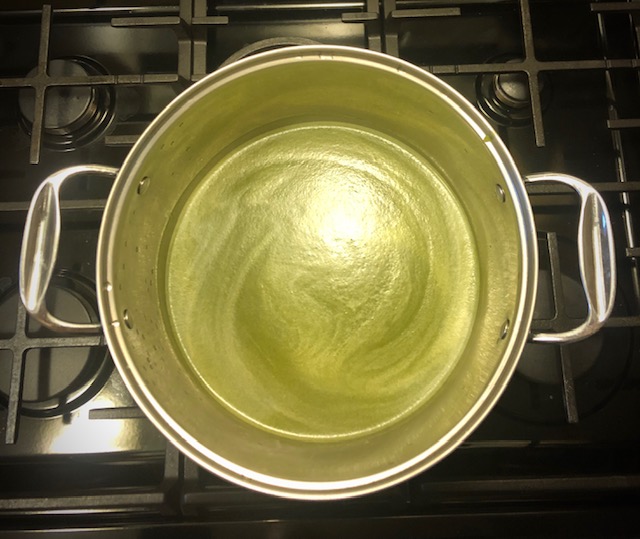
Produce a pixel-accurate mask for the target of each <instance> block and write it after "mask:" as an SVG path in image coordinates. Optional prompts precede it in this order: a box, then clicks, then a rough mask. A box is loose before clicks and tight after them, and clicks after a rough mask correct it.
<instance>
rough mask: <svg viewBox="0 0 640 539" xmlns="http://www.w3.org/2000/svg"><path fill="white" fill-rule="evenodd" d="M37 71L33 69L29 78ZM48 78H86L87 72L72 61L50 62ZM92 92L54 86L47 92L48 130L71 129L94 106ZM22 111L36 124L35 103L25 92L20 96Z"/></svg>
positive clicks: (75, 87) (46, 125) (82, 88)
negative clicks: (34, 119)
mask: <svg viewBox="0 0 640 539" xmlns="http://www.w3.org/2000/svg"><path fill="white" fill-rule="evenodd" d="M36 72H37V68H34V69H32V70H31V71H30V72H29V73H28V74H27V77H31V76H33V75H35V74H36ZM49 75H50V76H52V77H86V76H88V75H89V73H88V72H87V70H86V69H85V68H84V67H83V66H82V65H81V64H80V63H78V62H75V61H73V60H63V59H59V60H51V62H50V63H49ZM92 94H93V90H92V88H91V87H89V86H54V87H52V88H49V90H47V94H46V100H45V108H44V112H45V116H44V127H45V129H50V130H56V129H69V128H70V126H72V124H73V123H74V122H77V121H78V120H80V119H81V118H82V117H83V115H84V114H86V113H87V110H88V109H89V107H90V106H91V104H92V101H93V96H92ZM19 104H20V111H21V112H22V114H24V117H25V119H26V120H27V121H29V122H30V123H33V116H34V106H35V103H34V100H33V98H32V96H30V95H28V94H27V93H26V92H20V96H19Z"/></svg>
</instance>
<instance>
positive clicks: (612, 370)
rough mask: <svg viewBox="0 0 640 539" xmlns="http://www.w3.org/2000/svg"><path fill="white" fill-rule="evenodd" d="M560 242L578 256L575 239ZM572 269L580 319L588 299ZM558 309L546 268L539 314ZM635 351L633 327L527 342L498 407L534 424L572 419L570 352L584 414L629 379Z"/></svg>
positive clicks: (571, 291) (569, 300)
mask: <svg viewBox="0 0 640 539" xmlns="http://www.w3.org/2000/svg"><path fill="white" fill-rule="evenodd" d="M559 241H562V243H563V245H562V252H565V253H567V256H568V257H570V256H571V255H573V256H575V257H576V258H577V253H576V252H575V251H576V247H575V244H574V243H573V242H570V241H569V240H561V239H560V238H559ZM563 271H564V268H563ZM572 271H573V272H572V273H571V274H569V273H567V274H565V273H563V274H562V289H563V299H564V303H565V311H566V313H567V315H568V316H569V317H571V318H575V319H576V320H580V319H583V318H585V317H586V315H587V304H586V300H585V297H584V292H583V290H582V285H581V284H580V278H579V277H578V275H577V272H578V269H577V268H572ZM574 273H575V274H574ZM619 292H620V295H622V292H623V290H622V289H621V288H619ZM616 308H617V310H618V311H620V312H619V314H621V315H624V314H625V311H626V310H627V309H626V304H625V303H618V304H617V305H616ZM553 314H554V308H553V300H552V285H551V274H550V272H549V270H546V269H541V270H540V272H539V279H538V294H537V297H536V306H535V309H534V319H550V318H552V317H553ZM632 355H633V334H632V331H631V330H630V329H628V328H607V329H606V330H601V331H599V332H598V333H596V334H595V335H593V336H591V337H589V338H588V339H585V340H584V341H580V342H577V343H572V344H568V345H565V346H554V345H550V344H533V343H530V344H527V345H526V346H525V348H524V350H523V352H522V355H521V356H520V360H519V362H518V365H517V366H516V371H515V373H514V375H513V377H512V378H511V381H510V382H509V385H508V386H507V389H506V390H505V392H504V394H503V396H502V398H501V400H500V403H499V404H498V407H497V409H498V410H500V411H501V412H502V413H503V414H505V415H507V416H510V417H515V418H517V419H520V420H524V421H526V422H529V423H535V424H548V425H559V424H563V423H566V422H567V419H566V411H565V408H564V402H563V393H562V392H563V375H562V359H563V356H564V360H565V362H568V364H569V365H570V368H571V378H572V380H573V384H574V388H575V397H576V406H577V411H578V416H579V418H580V419H584V418H586V417H588V416H589V415H591V414H593V413H594V412H595V411H597V410H599V409H600V408H601V407H602V406H604V405H605V404H606V403H607V402H608V401H609V400H610V399H611V398H612V397H613V396H614V395H615V394H616V392H617V391H618V389H619V388H620V386H621V384H622V383H623V381H624V380H625V377H626V373H627V371H628V368H629V363H630V360H631V357H632Z"/></svg>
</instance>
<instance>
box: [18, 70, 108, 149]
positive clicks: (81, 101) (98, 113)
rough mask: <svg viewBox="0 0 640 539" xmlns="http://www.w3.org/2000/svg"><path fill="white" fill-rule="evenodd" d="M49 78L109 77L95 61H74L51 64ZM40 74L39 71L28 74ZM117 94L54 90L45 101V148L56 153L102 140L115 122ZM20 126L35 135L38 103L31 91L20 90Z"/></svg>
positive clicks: (101, 88)
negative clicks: (56, 151) (35, 112)
mask: <svg viewBox="0 0 640 539" xmlns="http://www.w3.org/2000/svg"><path fill="white" fill-rule="evenodd" d="M48 73H49V76H51V77H52V78H54V79H55V78H56V77H89V76H95V75H108V74H109V73H108V71H107V70H106V69H105V68H104V67H103V66H102V65H101V64H99V63H98V62H96V61H95V60H92V59H91V58H84V57H72V58H59V59H56V60H51V61H50V62H49V68H48ZM35 74H36V68H34V69H32V70H31V71H30V72H29V73H28V75H27V76H28V77H29V76H33V75H35ZM115 101H116V100H115V91H114V90H113V88H111V87H108V86H52V87H50V88H48V89H47V92H46V97H45V108H44V121H43V137H42V142H43V144H44V145H45V146H46V147H48V148H51V149H53V150H58V151H69V150H74V149H76V148H79V147H81V146H85V145H87V144H89V143H91V142H94V141H95V140H97V139H98V138H99V137H100V136H102V135H103V134H104V133H105V131H106V130H107V128H108V127H109V125H110V124H111V122H112V120H113V118H114V115H115V114H114V112H115ZM18 102H19V105H20V124H21V125H22V127H23V129H24V130H25V131H26V132H27V133H28V134H31V131H32V128H33V119H34V108H35V100H34V97H33V91H32V90H31V89H29V88H24V89H22V90H20V94H19V97H18Z"/></svg>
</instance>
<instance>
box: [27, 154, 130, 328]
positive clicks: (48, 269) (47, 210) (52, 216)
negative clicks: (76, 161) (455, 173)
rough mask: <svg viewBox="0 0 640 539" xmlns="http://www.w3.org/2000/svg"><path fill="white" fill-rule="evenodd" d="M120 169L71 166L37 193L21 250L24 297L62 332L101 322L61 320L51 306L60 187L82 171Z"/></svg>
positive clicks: (36, 315) (49, 324)
mask: <svg viewBox="0 0 640 539" xmlns="http://www.w3.org/2000/svg"><path fill="white" fill-rule="evenodd" d="M117 172H118V170H117V169H115V168H111V167H104V166H100V165H84V166H75V167H69V168H66V169H63V170H60V171H59V172H56V173H55V174H52V175H51V176H49V177H48V178H47V179H46V180H45V181H44V182H43V183H42V185H40V187H39V188H38V190H37V191H36V193H35V194H34V195H33V199H32V200H31V205H30V207H29V212H28V214H27V224H26V226H25V230H24V239H23V242H22V251H21V254H20V270H19V280H20V298H21V299H22V302H23V303H24V305H25V307H26V309H27V311H28V312H29V314H30V315H31V316H33V317H34V318H35V319H36V320H37V321H38V322H40V323H41V324H42V325H43V326H45V327H47V328H49V329H52V330H54V331H58V332H61V333H96V332H100V324H94V323H85V324H81V323H75V322H67V321H64V320H60V319H59V318H57V317H56V316H54V315H53V314H51V313H50V312H49V311H48V310H47V305H46V295H47V290H48V289H49V283H50V281H51V276H52V275H53V271H54V268H55V263H56V258H57V255H58V242H59V240H60V224H61V215H60V189H61V188H62V185H63V184H64V182H65V181H67V180H68V179H69V178H72V177H74V176H77V175H79V174H99V175H106V176H109V177H111V178H112V177H115V175H116V174H117Z"/></svg>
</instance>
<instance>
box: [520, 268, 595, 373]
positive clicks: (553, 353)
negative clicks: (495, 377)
mask: <svg viewBox="0 0 640 539" xmlns="http://www.w3.org/2000/svg"><path fill="white" fill-rule="evenodd" d="M562 289H563V292H564V301H565V308H566V310H567V314H568V315H569V316H571V317H572V318H576V319H578V318H586V316H587V303H586V300H585V298H584V292H583V291H582V285H581V284H580V282H579V281H578V280H576V279H574V278H571V277H568V276H566V275H562ZM551 294H552V293H551V275H550V273H549V271H548V270H544V269H543V270H540V272H539V274H538V296H537V301H536V308H535V311H534V318H547V319H548V318H551V317H552V316H553V305H552V301H551ZM602 344H603V337H602V333H596V334H595V335H593V336H592V337H590V338H588V339H586V340H584V341H581V342H577V343H575V344H572V345H571V351H572V352H571V355H570V357H571V368H572V373H573V377H574V379H576V380H577V379H579V378H581V377H582V376H584V375H586V374H587V373H588V372H589V370H590V369H591V368H592V367H593V366H594V364H595V362H596V360H597V359H598V356H599V355H600V353H601V352H602ZM516 371H517V372H519V373H520V374H522V375H523V376H524V377H525V378H527V379H529V380H530V381H532V382H536V383H540V384H560V383H562V373H561V371H560V358H559V357H558V349H557V348H555V347H553V346H548V345H545V344H530V345H528V346H526V347H525V349H524V351H523V352H522V355H521V356H520V360H519V361H518V366H517V367H516Z"/></svg>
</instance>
